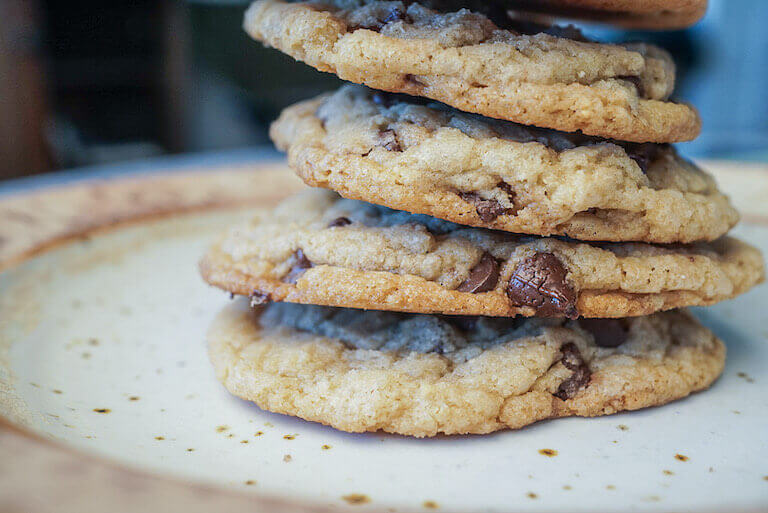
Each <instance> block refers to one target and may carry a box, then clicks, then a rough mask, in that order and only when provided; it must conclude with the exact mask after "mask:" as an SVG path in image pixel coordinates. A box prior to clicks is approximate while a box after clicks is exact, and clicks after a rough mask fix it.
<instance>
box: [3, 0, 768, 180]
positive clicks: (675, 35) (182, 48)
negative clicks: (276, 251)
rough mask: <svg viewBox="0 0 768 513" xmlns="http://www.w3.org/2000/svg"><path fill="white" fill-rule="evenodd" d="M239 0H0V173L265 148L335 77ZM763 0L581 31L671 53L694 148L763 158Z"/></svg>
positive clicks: (767, 70) (767, 134) (685, 147)
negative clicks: (261, 34) (292, 110)
mask: <svg viewBox="0 0 768 513" xmlns="http://www.w3.org/2000/svg"><path fill="white" fill-rule="evenodd" d="M246 5H247V4H246V2H240V1H224V0H218V1H216V0H208V1H201V0H195V1H187V2H185V1H182V0H123V1H121V0H112V1H110V2H104V1H103V0H102V1H99V2H96V1H79V2H61V1H54V0H0V179H7V178H12V177H18V176H24V175H33V174H38V173H46V172H53V171H57V170H60V169H66V168H72V167H80V166H88V165H96V164H104V163H110V162H125V161H129V160H136V159H144V158H148V157H154V156H158V155H166V154H178V153H199V152H211V151H215V150H219V151H220V150H227V149H234V148H253V147H260V146H267V145H269V144H270V143H269V139H268V137H267V127H268V125H269V122H270V121H271V120H272V119H274V118H275V117H276V116H277V114H278V113H279V111H280V109H282V108H283V107H285V106H286V105H288V104H290V103H292V102H295V101H298V100H301V99H304V98H307V97H310V96H312V95H315V94H317V93H319V92H321V91H325V90H329V89H333V88H335V87H337V85H338V84H339V83H340V82H339V81H338V80H336V79H335V78H334V77H333V76H331V75H329V74H324V73H320V72H317V71H314V70H313V69H311V68H309V67H308V66H305V65H303V64H300V63H296V62H294V61H293V60H292V59H291V58H289V57H286V56H284V55H282V54H281V53H279V52H277V51H274V50H269V49H265V48H263V47H262V46H261V45H260V44H259V43H256V42H254V41H251V40H250V39H249V38H248V37H247V36H246V35H245V34H244V33H243V32H242V30H241V29H240V23H241V18H242V13H243V10H244V9H245V7H246ZM766 22H768V2H766V1H765V0H731V1H728V0H710V10H709V12H708V14H707V16H706V17H705V19H704V20H703V21H702V22H700V23H699V24H698V25H696V26H695V27H693V28H691V29H688V30H683V31H675V32H664V33H653V32H633V33H626V32H619V31H616V30H611V29H607V28H604V27H594V26H590V27H587V29H586V32H587V33H588V34H590V35H595V36H596V37H600V38H602V39H605V40H622V39H624V40H633V39H634V40H636V39H643V40H648V41H652V42H655V43H656V44H658V45H660V46H663V47H665V48H667V49H668V50H670V51H671V52H672V53H673V55H674V56H675V58H676V61H677V64H678V70H679V71H678V77H679V78H678V88H677V93H676V95H677V96H678V97H679V98H682V99H685V100H687V101H689V102H692V103H693V104H695V105H696V106H697V107H698V108H699V110H700V112H701V114H702V117H703V121H704V129H703V132H702V135H701V137H700V138H699V139H697V140H696V141H694V142H691V143H685V144H682V145H680V148H681V150H682V151H683V152H684V153H685V154H686V155H688V156H691V157H707V158H727V159H743V160H763V161H768V98H767V97H766V96H768V93H766V90H767V89H768V87H766V82H768V30H767V29H766Z"/></svg>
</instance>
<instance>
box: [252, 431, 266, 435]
mask: <svg viewBox="0 0 768 513" xmlns="http://www.w3.org/2000/svg"><path fill="white" fill-rule="evenodd" d="M263 434H264V431H256V432H255V433H254V434H253V436H261V435H263Z"/></svg>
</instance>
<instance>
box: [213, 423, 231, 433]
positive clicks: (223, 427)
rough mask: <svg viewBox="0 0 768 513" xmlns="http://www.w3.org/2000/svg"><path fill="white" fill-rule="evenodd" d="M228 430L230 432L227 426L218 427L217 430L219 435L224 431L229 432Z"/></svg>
mask: <svg viewBox="0 0 768 513" xmlns="http://www.w3.org/2000/svg"><path fill="white" fill-rule="evenodd" d="M228 430H229V426H226V425H223V426H218V427H217V428H216V432H217V433H223V432H224V431H228Z"/></svg>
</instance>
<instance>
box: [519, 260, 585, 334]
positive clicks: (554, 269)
mask: <svg viewBox="0 0 768 513" xmlns="http://www.w3.org/2000/svg"><path fill="white" fill-rule="evenodd" d="M566 274H567V272H566V269H565V267H564V266H563V264H562V262H560V260H559V259H558V258H557V257H556V256H555V255H553V254H552V253H536V254H535V255H533V256H530V257H528V258H526V259H525V260H523V261H522V262H520V263H519V264H517V267H515V270H514V272H513V273H512V278H510V280H509V285H508V286H507V296H508V297H509V299H510V301H512V304H513V305H515V306H530V307H532V308H534V309H535V310H536V315H539V316H542V317H568V318H569V319H576V318H577V317H578V316H579V313H578V312H577V311H576V293H575V292H574V290H573V288H571V286H570V285H568V283H567V282H566V281H565V276H566Z"/></svg>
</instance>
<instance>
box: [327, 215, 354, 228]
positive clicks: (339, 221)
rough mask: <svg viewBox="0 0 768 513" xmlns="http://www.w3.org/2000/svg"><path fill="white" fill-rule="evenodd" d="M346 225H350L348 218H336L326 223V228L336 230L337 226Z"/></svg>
mask: <svg viewBox="0 0 768 513" xmlns="http://www.w3.org/2000/svg"><path fill="white" fill-rule="evenodd" d="M348 224H352V221H350V220H349V218H348V217H337V218H336V219H334V220H333V221H331V222H330V223H328V228H337V227H339V226H347V225H348Z"/></svg>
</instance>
